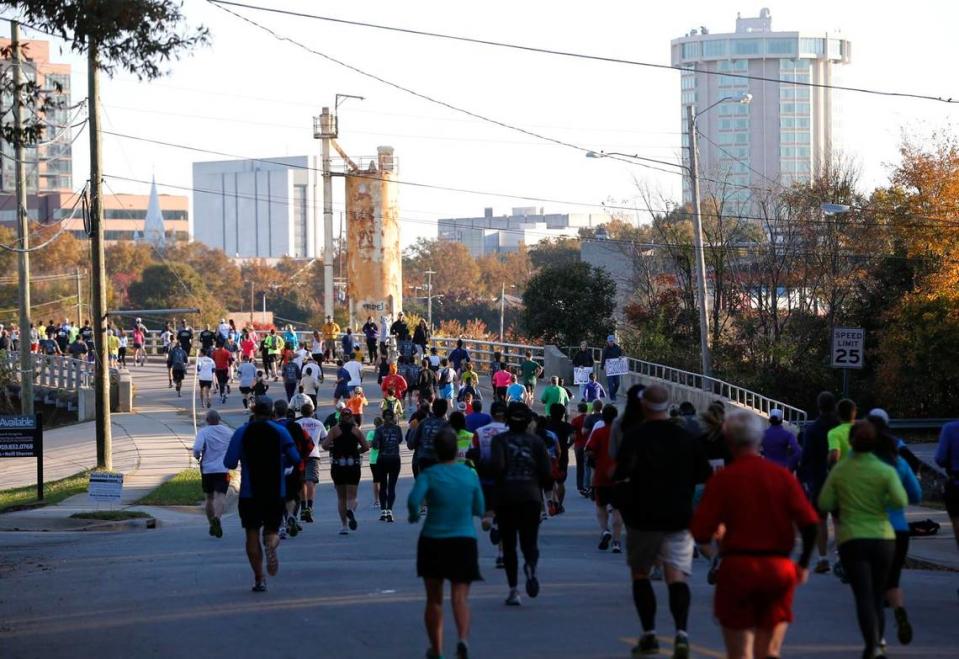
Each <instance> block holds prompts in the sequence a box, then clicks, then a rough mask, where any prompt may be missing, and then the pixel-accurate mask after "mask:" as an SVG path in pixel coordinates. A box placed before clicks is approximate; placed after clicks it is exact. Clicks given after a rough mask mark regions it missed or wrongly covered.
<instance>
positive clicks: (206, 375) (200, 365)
mask: <svg viewBox="0 0 959 659" xmlns="http://www.w3.org/2000/svg"><path fill="white" fill-rule="evenodd" d="M215 371H216V362H214V361H213V360H212V359H210V356H209V355H208V354H207V352H206V350H200V356H199V357H197V360H196V377H197V380H198V381H199V384H200V407H203V405H204V402H205V403H206V407H207V408H209V407H212V406H213V397H212V395H211V393H210V390H211V389H212V388H213V377H214V373H215ZM178 391H179V390H178Z"/></svg>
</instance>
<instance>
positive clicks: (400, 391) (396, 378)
mask: <svg viewBox="0 0 959 659" xmlns="http://www.w3.org/2000/svg"><path fill="white" fill-rule="evenodd" d="M380 384H381V388H382V389H383V395H384V396H386V392H387V391H389V390H390V389H392V390H393V393H394V394H396V397H397V398H398V399H399V400H403V396H404V395H406V390H407V389H408V388H409V383H407V381H406V378H404V377H403V376H402V375H399V374H397V372H396V364H390V374H389V375H387V376H386V377H384V378H383V382H382V383H380Z"/></svg>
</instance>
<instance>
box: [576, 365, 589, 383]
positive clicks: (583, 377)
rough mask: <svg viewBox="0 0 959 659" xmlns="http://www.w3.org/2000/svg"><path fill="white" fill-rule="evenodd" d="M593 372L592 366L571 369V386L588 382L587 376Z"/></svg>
mask: <svg viewBox="0 0 959 659" xmlns="http://www.w3.org/2000/svg"><path fill="white" fill-rule="evenodd" d="M592 372H593V367H592V366H577V367H575V368H574V369H573V384H586V383H587V382H589V374H590V373H592Z"/></svg>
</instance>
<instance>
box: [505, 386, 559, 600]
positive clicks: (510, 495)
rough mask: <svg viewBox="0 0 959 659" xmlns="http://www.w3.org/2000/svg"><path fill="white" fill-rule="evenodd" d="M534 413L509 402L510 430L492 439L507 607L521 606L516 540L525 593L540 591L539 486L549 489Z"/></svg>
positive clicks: (540, 495) (541, 493) (544, 458)
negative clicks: (532, 429) (533, 429)
mask: <svg viewBox="0 0 959 659" xmlns="http://www.w3.org/2000/svg"><path fill="white" fill-rule="evenodd" d="M532 420H533V415H532V412H530V409H529V408H528V407H527V406H526V405H523V404H522V403H511V404H510V405H509V407H508V408H507V410H506V424H507V425H508V426H509V430H508V431H507V432H505V433H502V434H500V435H497V436H496V437H494V438H493V441H492V447H491V450H492V456H491V463H492V467H493V472H494V473H495V474H496V488H495V494H494V498H495V501H496V519H497V523H498V525H499V531H500V537H501V538H502V541H503V562H504V566H505V568H506V581H507V584H508V585H509V596H508V597H507V598H506V604H507V605H508V606H519V605H520V603H521V602H520V596H519V591H518V590H517V588H516V586H517V583H518V567H519V566H518V560H517V555H516V540H517V536H518V537H519V543H520V547H521V549H522V552H523V559H524V561H525V562H524V564H523V574H524V575H525V576H526V594H527V595H529V596H530V597H536V596H537V595H538V594H539V579H538V577H537V576H536V565H537V563H538V562H539V547H538V546H537V534H538V532H539V524H540V510H541V508H542V505H543V490H549V489H551V488H552V477H551V475H550V465H549V456H548V455H547V454H546V446H545V445H544V444H543V440H542V439H540V438H539V437H537V436H536V435H533V434H531V433H530V432H529V430H528V428H529V425H530V422H531V421H532Z"/></svg>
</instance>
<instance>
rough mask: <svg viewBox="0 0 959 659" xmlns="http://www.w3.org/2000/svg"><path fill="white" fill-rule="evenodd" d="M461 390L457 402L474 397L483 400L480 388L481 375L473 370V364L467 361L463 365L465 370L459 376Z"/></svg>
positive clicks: (457, 395)
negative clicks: (467, 397)
mask: <svg viewBox="0 0 959 659" xmlns="http://www.w3.org/2000/svg"><path fill="white" fill-rule="evenodd" d="M459 380H460V389H459V392H458V393H457V394H456V400H459V401H462V400H465V398H466V396H472V397H473V398H474V399H477V400H478V399H481V398H482V394H480V388H479V374H478V373H477V372H476V371H474V370H473V362H471V361H470V360H469V359H467V360H466V361H465V362H464V363H463V370H462V371H461V372H460V374H459Z"/></svg>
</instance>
